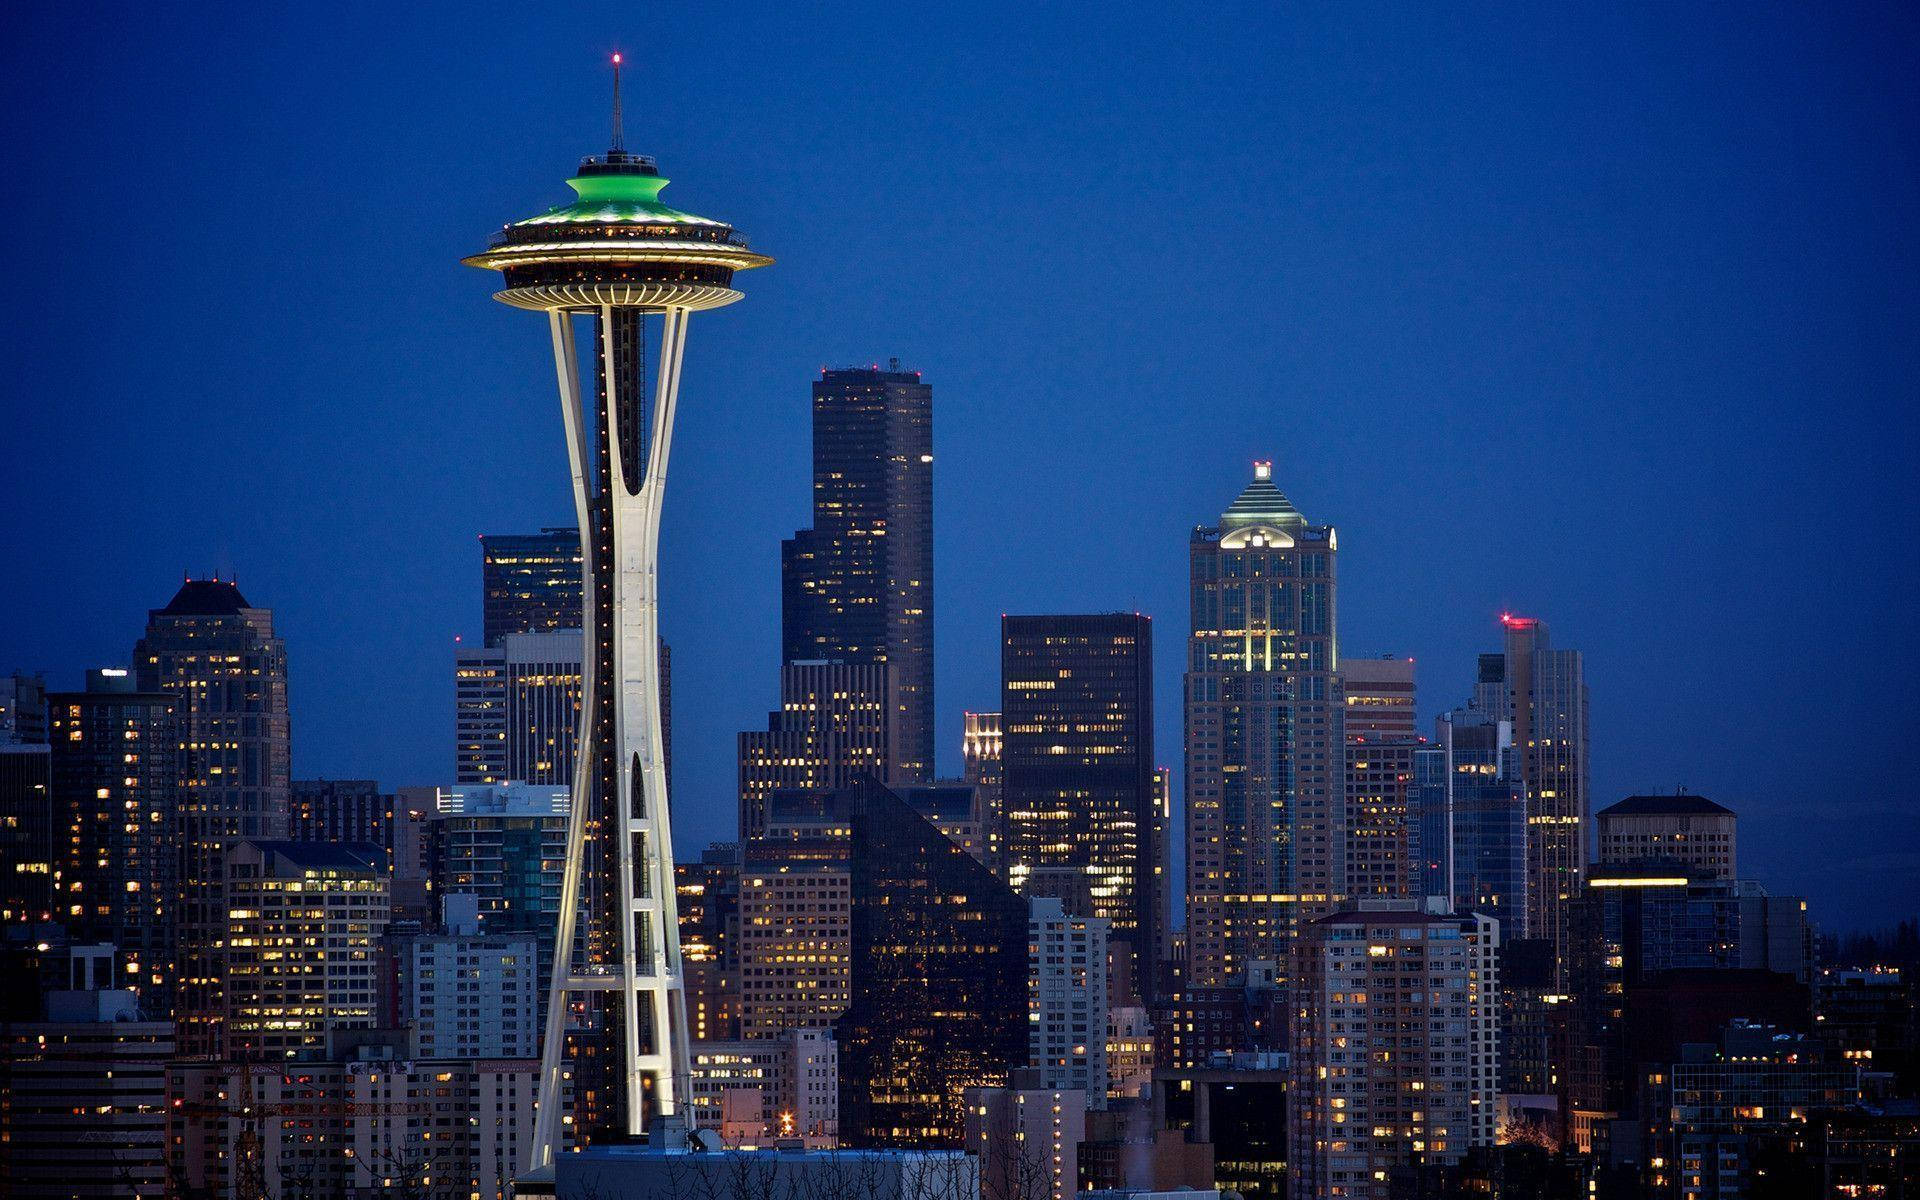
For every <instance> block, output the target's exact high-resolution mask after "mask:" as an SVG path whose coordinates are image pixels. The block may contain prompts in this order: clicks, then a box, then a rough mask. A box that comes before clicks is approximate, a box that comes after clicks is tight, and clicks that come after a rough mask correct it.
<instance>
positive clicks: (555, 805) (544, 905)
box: [400, 783, 572, 981]
mask: <svg viewBox="0 0 1920 1200" xmlns="http://www.w3.org/2000/svg"><path fill="white" fill-rule="evenodd" d="M420 792H426V793H430V794H431V796H432V799H431V800H430V801H428V800H426V799H425V798H424V797H422V796H421V795H420V794H419V793H420ZM400 798H401V800H402V802H403V803H405V804H407V806H408V807H409V808H411V809H416V810H419V811H421V812H423V813H424V815H425V825H426V830H425V833H426V843H427V850H426V858H427V862H428V864H429V875H430V877H431V881H432V887H431V892H432V894H433V895H435V896H437V897H439V898H440V899H441V902H442V904H443V905H444V904H445V902H446V900H447V898H448V897H450V896H473V897H476V898H477V903H478V907H479V917H480V928H481V930H482V931H483V932H485V933H531V934H533V935H534V937H535V938H536V939H537V940H538V945H539V962H538V964H537V969H538V973H539V978H540V979H541V980H543V981H544V980H546V979H547V978H548V977H549V972H550V971H551V970H552V967H553V947H554V937H555V936H556V933H557V921H558V919H559V914H560V884H561V865H562V863H563V862H564V860H565V858H566V852H567V818H568V814H569V813H571V812H572V808H571V802H570V800H569V799H568V793H567V789H566V788H563V787H541V786H536V785H534V784H520V783H513V784H469V785H464V786H457V787H450V788H423V789H418V790H416V789H412V788H404V789H402V790H401V796H400ZM443 916H444V909H443Z"/></svg>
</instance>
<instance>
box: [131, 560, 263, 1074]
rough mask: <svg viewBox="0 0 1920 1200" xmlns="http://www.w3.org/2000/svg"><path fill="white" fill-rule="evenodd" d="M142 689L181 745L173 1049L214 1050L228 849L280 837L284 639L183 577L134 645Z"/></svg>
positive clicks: (241, 603)
mask: <svg viewBox="0 0 1920 1200" xmlns="http://www.w3.org/2000/svg"><path fill="white" fill-rule="evenodd" d="M133 662H134V670H135V673H136V675H137V677H138V680H139V689H140V691H142V692H166V693H168V694H170V695H172V696H173V697H174V701H175V705H174V716H175V730H176V734H177V737H178V743H179V750H180V753H181V781H182V788H181V802H180V809H179V820H180V842H181V855H180V911H179V918H178V929H179V951H178V956H177V958H176V971H177V974H178V983H177V987H176V990H175V1017H176V1021H177V1023H178V1026H179V1044H180V1052H181V1053H182V1054H189V1055H192V1054H208V1053H219V1052H220V1051H221V1048H222V1044H223V1043H222V1041H221V1029H220V1022H221V1019H222V1014H223V1012H224V1011H225V999H224V992H223V985H224V966H223V963H224V956H223V953H222V949H223V946H224V941H225V936H226V904H225V901H224V899H223V897H222V886H223V882H224V879H225V871H226V863H225V858H226V852H227V848H228V847H230V846H232V845H233V844H234V843H236V842H239V841H241V840H243V839H256V840H257V839H262V838H266V839H277V838H284V837H286V836H287V802H288V788H289V784H290V782H291V780H290V778H289V761H290V759H289V736H288V721H287V648H286V644H285V643H284V642H282V641H281V640H280V639H279V638H278V637H276V636H274V632H273V613H272V611H271V610H269V609H264V608H255V607H253V606H252V605H251V604H248V603H247V599H246V597H245V596H242V595H241V594H240V589H239V588H237V587H235V586H234V585H233V584H232V583H230V582H222V581H221V580H218V579H189V580H187V581H186V582H185V583H183V584H182V585H181V586H180V590H179V592H177V593H176V594H175V595H174V597H173V600H172V601H171V602H169V603H168V604H167V606H166V607H165V608H156V609H154V610H152V612H151V613H149V614H148V618H147V634H146V636H145V637H143V638H141V639H140V641H139V643H138V644H136V645H135V646H134V648H133Z"/></svg>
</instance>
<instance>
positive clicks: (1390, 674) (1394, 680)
mask: <svg viewBox="0 0 1920 1200" xmlns="http://www.w3.org/2000/svg"><path fill="white" fill-rule="evenodd" d="M1340 682H1341V691H1342V692H1343V693H1344V695H1345V701H1346V714H1347V716H1346V733H1347V736H1348V737H1350V738H1353V737H1364V738H1369V739H1372V738H1382V737H1409V738H1410V737H1415V736H1417V735H1418V734H1419V732H1420V729H1419V717H1418V715H1417V714H1416V713H1415V711H1414V698H1415V692H1414V675H1413V660H1412V659H1410V658H1395V657H1394V656H1392V655H1390V654H1388V655H1382V656H1381V657H1379V658H1343V659H1341V660H1340Z"/></svg>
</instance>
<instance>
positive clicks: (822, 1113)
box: [692, 1029, 840, 1149]
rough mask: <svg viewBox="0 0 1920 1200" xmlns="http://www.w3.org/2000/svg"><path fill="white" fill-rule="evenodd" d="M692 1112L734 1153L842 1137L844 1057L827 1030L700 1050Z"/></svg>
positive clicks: (828, 1142)
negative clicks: (738, 1149)
mask: <svg viewBox="0 0 1920 1200" xmlns="http://www.w3.org/2000/svg"><path fill="white" fill-rule="evenodd" d="M692 1104H693V1111H694V1114H695V1116H696V1118H697V1122H696V1123H697V1124H698V1125H699V1126H700V1127H701V1128H703V1129H718V1130H720V1131H721V1133H722V1137H723V1139H724V1140H725V1142H726V1144H727V1145H728V1146H741V1147H753V1146H761V1147H765V1146H771V1145H773V1144H774V1143H776V1142H788V1141H794V1140H797V1141H799V1142H800V1143H801V1144H802V1145H804V1146H806V1147H808V1148H809V1149H831V1148H832V1147H834V1146H836V1145H838V1144H839V1138H840V1052H839V1047H838V1046H837V1045H835V1043H834V1040H833V1033H832V1031H831V1030H826V1029H787V1030H782V1031H781V1032H780V1033H779V1034H777V1035H775V1036H773V1037H770V1038H759V1039H755V1040H753V1041H725V1042H695V1043H694V1044H693V1102H692Z"/></svg>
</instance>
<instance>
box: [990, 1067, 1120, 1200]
mask: <svg viewBox="0 0 1920 1200" xmlns="http://www.w3.org/2000/svg"><path fill="white" fill-rule="evenodd" d="M1033 1074H1034V1072H1027V1071H1016V1072H1014V1079H1013V1082H1012V1083H1010V1084H1009V1085H1008V1086H1006V1087H993V1088H968V1089H967V1091H966V1113H967V1116H966V1136H965V1144H966V1148H967V1151H968V1153H970V1154H972V1155H973V1156H974V1157H976V1158H977V1159H979V1161H980V1196H981V1200H1075V1198H1076V1197H1077V1196H1078V1195H1079V1192H1080V1144H1081V1143H1082V1142H1084V1141H1085V1140H1086V1136H1087V1105H1088V1102H1089V1100H1091V1099H1092V1098H1093V1097H1091V1096H1090V1095H1089V1094H1088V1093H1087V1092H1084V1091H1082V1090H1080V1089H1077V1088H1054V1087H1047V1086H1044V1085H1042V1084H1041V1083H1040V1081H1039V1080H1038V1079H1036V1078H1030V1076H1031V1075H1033Z"/></svg>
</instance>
